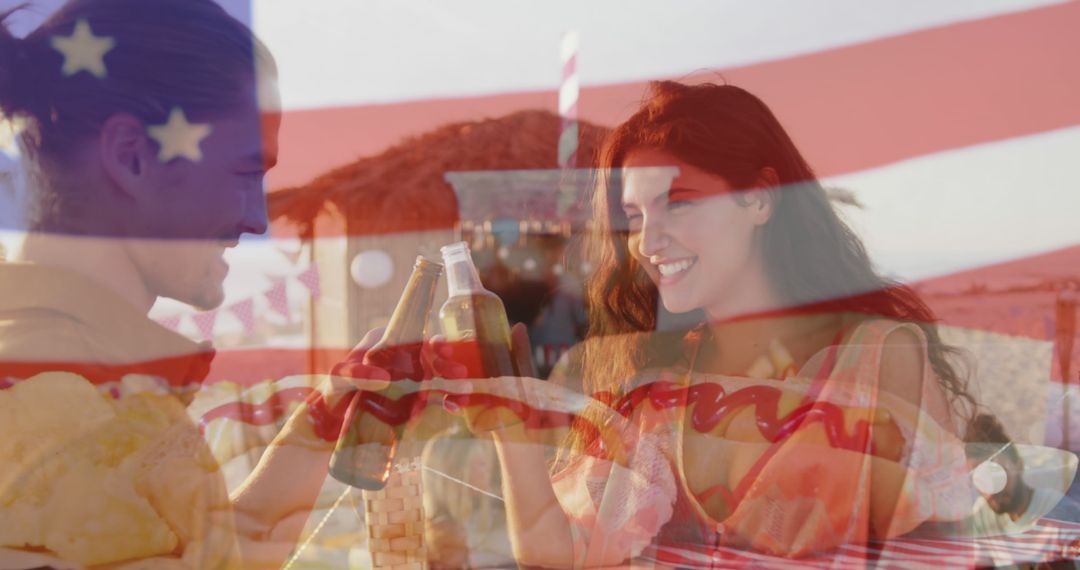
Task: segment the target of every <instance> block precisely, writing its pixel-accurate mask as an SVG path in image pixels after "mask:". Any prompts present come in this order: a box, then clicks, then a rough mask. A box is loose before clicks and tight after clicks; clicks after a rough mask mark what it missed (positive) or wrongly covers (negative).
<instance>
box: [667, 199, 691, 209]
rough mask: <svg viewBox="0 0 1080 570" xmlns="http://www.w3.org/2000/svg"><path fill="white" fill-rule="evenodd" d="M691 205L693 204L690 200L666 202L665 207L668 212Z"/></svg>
mask: <svg viewBox="0 0 1080 570" xmlns="http://www.w3.org/2000/svg"><path fill="white" fill-rule="evenodd" d="M692 204H693V202H691V201H690V200H672V201H670V202H668V205H667V207H668V209H669V210H678V209H679V208H684V207H686V206H690V205H692Z"/></svg>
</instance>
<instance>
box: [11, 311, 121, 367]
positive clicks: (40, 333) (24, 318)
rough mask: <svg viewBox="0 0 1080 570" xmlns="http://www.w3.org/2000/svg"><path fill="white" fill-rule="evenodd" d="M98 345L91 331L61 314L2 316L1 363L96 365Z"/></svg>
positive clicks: (21, 312)
mask: <svg viewBox="0 0 1080 570" xmlns="http://www.w3.org/2000/svg"><path fill="white" fill-rule="evenodd" d="M97 344H98V343H97V342H95V335H94V334H93V333H92V331H91V329H90V327H88V326H87V325H85V324H84V323H82V322H81V321H79V320H77V319H74V318H71V317H70V316H69V315H65V314H63V313H60V312H55V311H48V310H41V309H35V310H25V311H12V312H7V313H0V361H6V362H13V361H22V362H26V361H40V360H50V361H73V362H79V361H93V360H95V359H96V358H97V357H99V356H100V355H101V352H102V350H101V347H100V346H97Z"/></svg>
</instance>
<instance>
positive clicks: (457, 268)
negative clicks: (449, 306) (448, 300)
mask: <svg viewBox="0 0 1080 570" xmlns="http://www.w3.org/2000/svg"><path fill="white" fill-rule="evenodd" d="M446 282H447V285H448V286H449V290H450V296H451V297H457V296H459V295H471V294H475V293H480V292H483V291H485V289H484V285H483V283H481V282H480V273H479V272H478V271H477V270H476V266H475V265H473V263H472V259H468V258H466V259H459V260H453V261H449V262H448V263H447V265H446Z"/></svg>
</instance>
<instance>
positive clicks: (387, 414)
mask: <svg viewBox="0 0 1080 570" xmlns="http://www.w3.org/2000/svg"><path fill="white" fill-rule="evenodd" d="M441 273H442V265H440V264H438V263H435V262H433V261H430V260H428V259H425V258H424V257H423V256H418V257H417V258H416V265H415V266H414V267H413V272H412V275H411V276H410V277H409V281H408V283H406V285H405V290H404V291H403V292H402V293H401V299H400V300H399V301H398V304H397V307H395V308H394V314H393V315H392V316H391V317H390V323H389V324H388V325H387V327H386V332H384V333H383V336H382V338H381V339H379V342H377V343H376V344H375V346H373V347H371V350H369V351H368V352H367V353H366V354H365V355H364V363H365V364H369V365H371V366H376V367H378V368H382V369H383V370H386V371H387V372H389V374H390V379H391V381H392V382H391V384H390V386H389V387H388V388H386V389H385V390H381V391H379V392H359V393H357V394H355V396H354V397H353V401H352V403H351V404H350V405H349V409H348V411H347V412H346V414H345V422H344V423H343V424H342V433H341V436H340V437H339V438H338V441H337V446H336V447H335V449H334V454H333V456H332V457H331V458H330V474H331V475H332V476H333V477H334V478H335V479H337V480H338V481H341V482H342V483H346V484H348V485H352V486H353V487H357V488H359V489H367V490H371V491H377V490H379V489H382V488H383V486H385V485H386V481H387V479H388V478H389V476H390V468H391V467H392V465H393V461H394V455H395V453H396V452H397V447H398V442H399V440H400V439H401V435H402V431H403V430H404V427H405V423H406V422H407V421H408V419H409V417H410V416H411V412H412V410H398V409H397V408H398V407H400V406H402V405H404V404H405V402H403V401H401V400H400V397H401V396H402V395H403V394H404V390H403V389H402V388H401V387H400V386H397V385H395V383H396V382H398V381H401V380H416V381H419V380H422V379H423V378H424V371H423V367H422V366H421V361H420V351H421V348H422V346H423V342H424V328H425V327H426V325H427V321H428V317H429V316H430V315H431V305H432V303H433V302H434V298H435V286H436V284H437V283H438V281H439V275H440V274H441Z"/></svg>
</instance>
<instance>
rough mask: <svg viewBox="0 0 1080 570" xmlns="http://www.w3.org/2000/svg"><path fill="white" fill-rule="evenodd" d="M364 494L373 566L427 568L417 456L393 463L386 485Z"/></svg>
mask: <svg viewBox="0 0 1080 570" xmlns="http://www.w3.org/2000/svg"><path fill="white" fill-rule="evenodd" d="M363 496H364V511H365V516H366V520H367V532H368V550H369V551H370V552H371V565H372V568H376V569H379V570H427V568H428V561H427V549H426V548H425V547H424V488H423V484H422V478H421V467H420V459H419V458H418V457H415V458H412V459H410V460H407V461H403V462H402V463H399V464H398V465H395V466H394V469H393V471H392V472H391V473H390V478H389V479H388V480H387V482H386V487H384V488H383V489H382V490H381V491H364V492H363Z"/></svg>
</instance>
